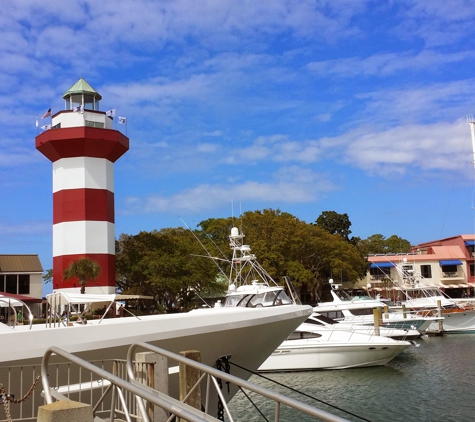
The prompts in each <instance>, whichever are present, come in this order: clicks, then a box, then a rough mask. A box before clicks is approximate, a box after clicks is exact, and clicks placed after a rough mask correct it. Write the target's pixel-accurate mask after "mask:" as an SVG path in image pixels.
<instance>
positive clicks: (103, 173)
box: [53, 157, 114, 193]
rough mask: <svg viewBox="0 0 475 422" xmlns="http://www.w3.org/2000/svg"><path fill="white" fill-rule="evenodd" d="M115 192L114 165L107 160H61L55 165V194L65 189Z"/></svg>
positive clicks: (75, 158)
mask: <svg viewBox="0 0 475 422" xmlns="http://www.w3.org/2000/svg"><path fill="white" fill-rule="evenodd" d="M83 188H90V189H106V190H108V191H110V192H114V164H113V163H112V162H110V161H109V160H107V159H105V158H92V157H74V158H61V159H59V160H57V161H55V162H54V163H53V193H54V192H58V191H60V190H65V189H83Z"/></svg>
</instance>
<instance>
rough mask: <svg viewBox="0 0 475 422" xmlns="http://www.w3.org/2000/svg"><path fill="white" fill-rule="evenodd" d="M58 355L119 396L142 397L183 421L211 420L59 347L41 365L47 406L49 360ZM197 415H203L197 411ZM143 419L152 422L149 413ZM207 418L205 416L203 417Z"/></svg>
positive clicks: (52, 350)
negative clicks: (124, 393) (125, 393)
mask: <svg viewBox="0 0 475 422" xmlns="http://www.w3.org/2000/svg"><path fill="white" fill-rule="evenodd" d="M53 354H55V355H58V356H61V357H63V358H64V359H67V360H69V361H70V362H72V363H74V364H76V365H78V366H80V367H81V368H83V369H86V370H88V371H90V372H92V373H94V374H96V375H98V376H99V377H101V378H103V379H106V380H108V381H110V382H111V383H112V384H114V386H115V387H116V388H117V391H118V394H119V396H122V391H121V390H125V391H128V392H130V393H131V394H134V395H135V396H138V397H141V398H143V399H145V400H147V401H148V402H150V403H153V404H154V405H156V406H159V407H161V408H162V409H164V410H166V411H168V412H170V413H171V414H174V415H176V416H178V417H180V418H182V419H185V420H187V421H191V422H205V421H209V420H210V418H205V417H199V416H197V415H196V414H195V413H192V412H190V411H188V410H186V409H185V406H184V405H183V407H177V406H176V401H175V400H173V399H172V398H171V397H170V398H169V399H170V400H167V399H166V398H164V395H160V396H158V395H157V394H154V393H153V392H151V391H149V389H147V388H146V387H145V386H143V387H142V386H140V385H136V384H135V385H134V384H131V383H129V382H128V381H125V380H123V379H122V378H119V377H117V376H115V375H113V374H111V373H110V372H107V371H105V370H103V369H101V368H98V367H97V366H95V365H93V364H92V363H89V362H87V361H85V360H83V359H81V358H79V357H77V356H75V355H73V354H71V353H68V352H66V351H64V350H62V349H60V348H59V347H55V346H52V347H50V348H49V349H48V350H47V351H46V352H45V354H44V356H43V360H42V363H41V375H42V377H41V382H42V384H43V389H44V395H45V400H46V403H47V404H51V403H53V396H52V394H51V390H50V385H49V379H48V365H49V359H50V357H51V355H53ZM113 412H114V409H113V408H111V413H113ZM196 413H202V412H198V411H196ZM141 416H142V419H143V420H144V421H145V422H150V419H149V417H148V415H147V412H143V413H142V415H141ZM203 416H205V415H203ZM112 419H113V415H112V414H111V420H112Z"/></svg>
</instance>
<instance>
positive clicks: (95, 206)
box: [53, 188, 114, 224]
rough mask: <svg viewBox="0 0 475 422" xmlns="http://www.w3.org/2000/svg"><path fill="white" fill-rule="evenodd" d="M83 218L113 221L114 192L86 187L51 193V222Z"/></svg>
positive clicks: (81, 219)
mask: <svg viewBox="0 0 475 422" xmlns="http://www.w3.org/2000/svg"><path fill="white" fill-rule="evenodd" d="M83 220H87V221H108V222H110V223H114V193H113V192H110V191H108V190H104V189H87V188H86V189H67V190H60V191H58V192H55V193H54V194H53V224H58V223H64V222H66V221H83Z"/></svg>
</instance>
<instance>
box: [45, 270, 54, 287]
mask: <svg viewBox="0 0 475 422" xmlns="http://www.w3.org/2000/svg"><path fill="white" fill-rule="evenodd" d="M42 278H43V281H44V282H45V284H48V283H51V282H52V281H53V270H52V269H49V270H45V273H44V274H43V276H42Z"/></svg>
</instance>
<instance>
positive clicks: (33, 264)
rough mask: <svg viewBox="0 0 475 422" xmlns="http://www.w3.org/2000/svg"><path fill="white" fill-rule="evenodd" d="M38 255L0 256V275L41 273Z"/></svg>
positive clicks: (41, 268)
mask: <svg viewBox="0 0 475 422" xmlns="http://www.w3.org/2000/svg"><path fill="white" fill-rule="evenodd" d="M42 272H43V267H42V266H41V262H40V258H38V255H0V273H42Z"/></svg>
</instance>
